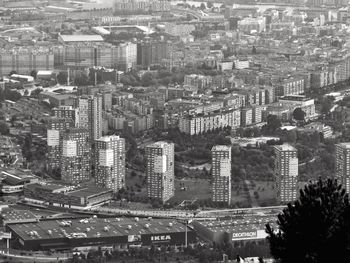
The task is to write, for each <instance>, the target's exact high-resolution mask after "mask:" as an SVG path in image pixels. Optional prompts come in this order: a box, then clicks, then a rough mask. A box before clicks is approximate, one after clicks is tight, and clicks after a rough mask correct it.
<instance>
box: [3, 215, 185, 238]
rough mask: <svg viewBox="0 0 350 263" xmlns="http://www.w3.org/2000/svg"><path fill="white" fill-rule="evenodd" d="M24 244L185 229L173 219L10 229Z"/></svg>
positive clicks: (48, 224) (91, 220) (31, 225)
mask: <svg viewBox="0 0 350 263" xmlns="http://www.w3.org/2000/svg"><path fill="white" fill-rule="evenodd" d="M9 227H10V228H11V230H12V231H14V232H16V233H17V234H18V235H19V236H20V237H21V238H22V239H23V240H38V239H41V240H43V239H55V238H56V239H57V238H65V237H66V238H103V237H117V236H128V235H142V234H163V233H179V232H184V231H185V226H184V225H183V224H181V223H178V222H177V221H175V220H170V219H137V218H135V219H129V218H86V219H71V220H50V221H39V222H33V223H21V224H14V225H10V226H9Z"/></svg>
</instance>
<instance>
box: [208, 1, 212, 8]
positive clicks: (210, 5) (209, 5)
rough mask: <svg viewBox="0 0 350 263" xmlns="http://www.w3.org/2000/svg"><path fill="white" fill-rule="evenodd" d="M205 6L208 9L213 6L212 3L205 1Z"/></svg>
mask: <svg viewBox="0 0 350 263" xmlns="http://www.w3.org/2000/svg"><path fill="white" fill-rule="evenodd" d="M207 7H208V8H209V9H210V8H212V7H213V4H212V3H211V2H209V1H208V2H207Z"/></svg>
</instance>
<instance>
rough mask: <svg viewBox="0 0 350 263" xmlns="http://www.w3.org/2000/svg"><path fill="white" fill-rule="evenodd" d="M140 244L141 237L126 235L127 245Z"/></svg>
mask: <svg viewBox="0 0 350 263" xmlns="http://www.w3.org/2000/svg"><path fill="white" fill-rule="evenodd" d="M137 242H141V235H128V243H137Z"/></svg>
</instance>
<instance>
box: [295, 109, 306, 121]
mask: <svg viewBox="0 0 350 263" xmlns="http://www.w3.org/2000/svg"><path fill="white" fill-rule="evenodd" d="M305 116H306V113H305V111H303V110H302V109H301V108H296V109H295V110H294V111H293V118H294V119H295V120H297V121H304V120H305Z"/></svg>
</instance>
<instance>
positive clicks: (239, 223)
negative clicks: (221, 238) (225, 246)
mask: <svg viewBox="0 0 350 263" xmlns="http://www.w3.org/2000/svg"><path fill="white" fill-rule="evenodd" d="M275 221H276V216H254V217H245V218H242V219H231V220H223V221H200V222H198V223H199V224H201V225H202V226H205V227H207V228H208V229H210V230H211V231H213V232H248V231H253V230H264V229H265V225H266V224H267V223H274V222H275Z"/></svg>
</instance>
